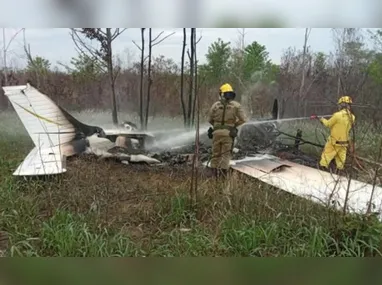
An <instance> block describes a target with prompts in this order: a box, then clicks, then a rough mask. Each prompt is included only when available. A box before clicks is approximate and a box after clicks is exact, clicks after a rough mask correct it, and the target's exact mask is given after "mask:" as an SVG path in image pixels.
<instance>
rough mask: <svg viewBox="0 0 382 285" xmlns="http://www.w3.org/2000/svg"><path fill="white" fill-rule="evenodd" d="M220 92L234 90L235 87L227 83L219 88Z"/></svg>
mask: <svg viewBox="0 0 382 285" xmlns="http://www.w3.org/2000/svg"><path fill="white" fill-rule="evenodd" d="M219 91H220V93H226V92H233V88H232V86H231V85H230V84H228V83H225V84H223V85H222V86H220V88H219Z"/></svg>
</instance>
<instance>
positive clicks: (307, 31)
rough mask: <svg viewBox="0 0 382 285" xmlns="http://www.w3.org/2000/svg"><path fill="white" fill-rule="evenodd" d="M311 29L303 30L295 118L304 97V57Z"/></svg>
mask: <svg viewBox="0 0 382 285" xmlns="http://www.w3.org/2000/svg"><path fill="white" fill-rule="evenodd" d="M311 30H312V29H309V28H306V29H305V36H304V46H303V52H302V63H301V83H300V90H299V92H298V105H297V112H298V114H297V116H300V115H301V114H300V111H301V101H302V100H303V97H304V94H303V92H304V86H305V73H306V71H305V69H306V57H307V48H308V47H307V45H308V39H309V35H310V32H311Z"/></svg>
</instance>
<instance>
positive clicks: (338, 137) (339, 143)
mask: <svg viewBox="0 0 382 285" xmlns="http://www.w3.org/2000/svg"><path fill="white" fill-rule="evenodd" d="M352 103H353V102H352V99H351V98H350V97H349V96H343V97H341V98H340V99H339V100H338V107H339V108H338V109H339V111H338V112H336V113H334V114H333V115H332V117H331V118H330V119H329V120H326V119H324V118H319V120H320V121H321V123H322V124H323V125H324V126H325V127H328V128H329V129H330V136H329V138H328V140H327V142H326V145H325V147H324V150H323V152H322V155H321V160H320V166H321V167H323V168H329V164H330V162H331V161H332V160H333V159H335V162H336V166H337V170H342V169H344V166H345V161H346V152H347V149H348V147H349V144H350V130H351V128H352V127H353V125H354V122H355V116H354V114H352V112H351V104H352ZM312 118H318V117H317V116H315V115H313V116H312Z"/></svg>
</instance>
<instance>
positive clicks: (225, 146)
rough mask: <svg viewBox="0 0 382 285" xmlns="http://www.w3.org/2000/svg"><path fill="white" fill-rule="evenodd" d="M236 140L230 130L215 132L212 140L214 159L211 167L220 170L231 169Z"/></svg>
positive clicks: (212, 158)
mask: <svg viewBox="0 0 382 285" xmlns="http://www.w3.org/2000/svg"><path fill="white" fill-rule="evenodd" d="M233 142H234V139H233V138H232V137H231V136H230V135H229V131H228V130H215V131H214V133H213V139H212V157H211V162H210V166H211V167H212V168H218V169H229V167H230V165H229V163H230V160H231V158H232V145H233Z"/></svg>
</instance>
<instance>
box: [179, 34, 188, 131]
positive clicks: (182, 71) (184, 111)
mask: <svg viewBox="0 0 382 285" xmlns="http://www.w3.org/2000/svg"><path fill="white" fill-rule="evenodd" d="M186 45H187V31H186V28H183V45H182V57H181V67H180V103H181V105H182V112H183V123H184V127H187V113H186V105H185V103H184V56H185V53H186Z"/></svg>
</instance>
